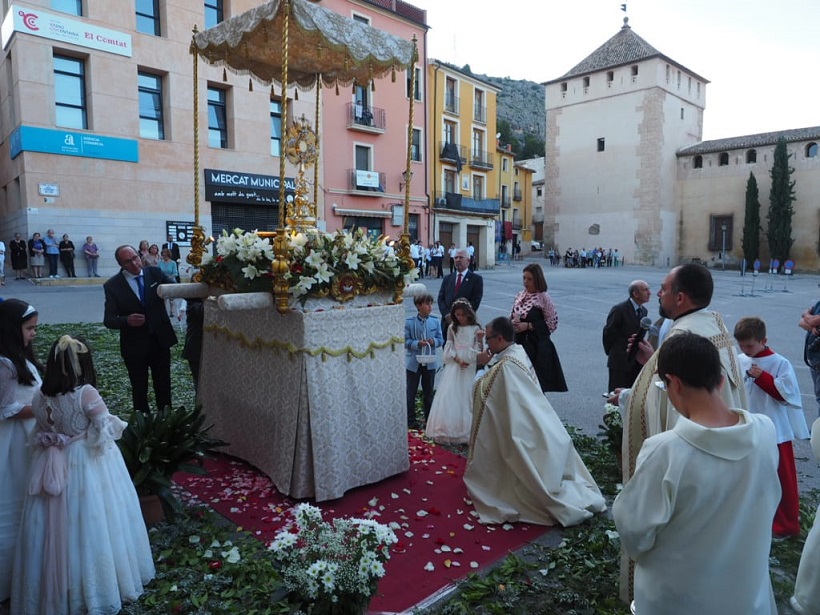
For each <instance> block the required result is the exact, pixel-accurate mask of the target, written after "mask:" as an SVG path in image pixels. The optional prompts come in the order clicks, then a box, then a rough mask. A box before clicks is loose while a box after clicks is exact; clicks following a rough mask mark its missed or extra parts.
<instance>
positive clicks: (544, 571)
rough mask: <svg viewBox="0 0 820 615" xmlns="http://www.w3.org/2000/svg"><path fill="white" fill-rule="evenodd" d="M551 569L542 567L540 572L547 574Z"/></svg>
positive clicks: (543, 574)
mask: <svg viewBox="0 0 820 615" xmlns="http://www.w3.org/2000/svg"><path fill="white" fill-rule="evenodd" d="M549 571H550V569H549V568H542V569H541V570H539V571H538V572H540V573H541V575H542V576H547V574H548V573H549Z"/></svg>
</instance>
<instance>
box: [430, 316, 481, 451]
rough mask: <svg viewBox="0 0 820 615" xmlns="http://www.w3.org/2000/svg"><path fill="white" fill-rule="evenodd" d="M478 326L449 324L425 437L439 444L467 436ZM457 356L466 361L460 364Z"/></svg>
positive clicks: (464, 438)
mask: <svg viewBox="0 0 820 615" xmlns="http://www.w3.org/2000/svg"><path fill="white" fill-rule="evenodd" d="M478 330H479V327H478V326H477V325H468V326H466V327H459V328H458V332H457V333H456V332H454V328H453V327H450V329H449V330H448V331H447V343H446V344H445V346H444V370H443V371H442V372H441V376H439V381H438V387H437V388H436V395H435V397H434V398H433V405H432V406H431V408H430V416H429V417H428V418H427V428H426V429H425V430H424V432H425V434H426V435H427V437H429V438H432V439H433V440H435V441H436V442H439V443H441V444H464V443H466V442H467V441H468V440H469V438H470V426H471V424H472V420H473V419H472V417H473V413H472V402H473V398H472V390H473V380H475V364H476V354H477V353H478V352H480V351H481V346H482V344H481V342H480V341H479V340H478V339H477V338H476V333H478ZM456 359H459V360H461V361H466V362H467V363H469V365H468V366H467V367H461V365H459V363H457V362H456Z"/></svg>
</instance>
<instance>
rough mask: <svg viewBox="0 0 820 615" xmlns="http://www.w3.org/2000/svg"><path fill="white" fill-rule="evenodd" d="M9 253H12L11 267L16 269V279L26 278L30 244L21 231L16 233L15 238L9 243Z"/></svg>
mask: <svg viewBox="0 0 820 615" xmlns="http://www.w3.org/2000/svg"><path fill="white" fill-rule="evenodd" d="M9 253H10V254H11V268H12V269H14V279H15V280H22V279H24V278H25V277H26V269H27V268H28V244H26V240H25V239H23V237H22V235H20V233H15V234H14V239H12V240H11V242H10V243H9Z"/></svg>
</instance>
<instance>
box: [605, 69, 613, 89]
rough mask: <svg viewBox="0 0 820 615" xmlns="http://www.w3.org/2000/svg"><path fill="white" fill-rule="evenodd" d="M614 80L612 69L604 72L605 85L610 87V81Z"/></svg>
mask: <svg viewBox="0 0 820 615" xmlns="http://www.w3.org/2000/svg"><path fill="white" fill-rule="evenodd" d="M613 81H615V72H614V71H611V70H610V71H607V73H606V87H608V88H611V87H612V82H613Z"/></svg>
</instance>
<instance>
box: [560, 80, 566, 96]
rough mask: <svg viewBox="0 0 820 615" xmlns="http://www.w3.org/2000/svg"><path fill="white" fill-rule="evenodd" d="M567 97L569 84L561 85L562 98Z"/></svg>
mask: <svg viewBox="0 0 820 615" xmlns="http://www.w3.org/2000/svg"><path fill="white" fill-rule="evenodd" d="M566 97H567V82H566V81H565V82H564V83H562V84H561V98H566Z"/></svg>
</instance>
